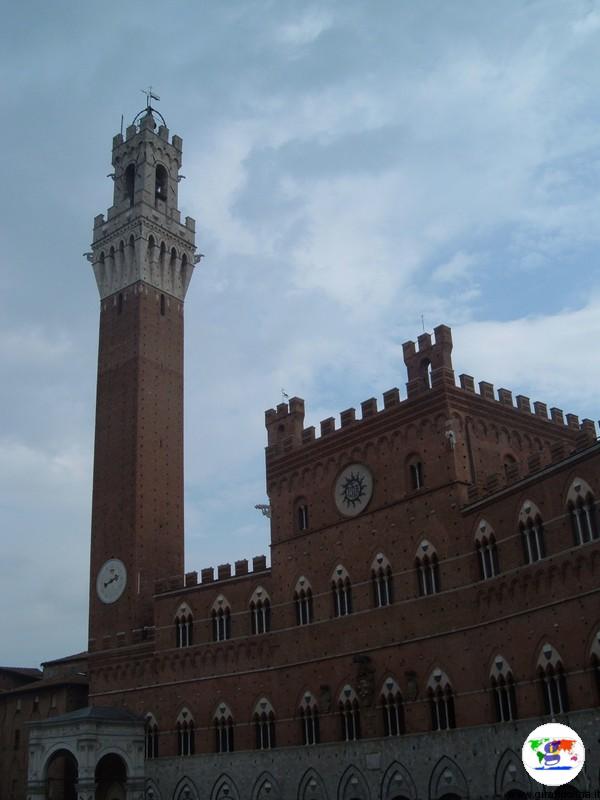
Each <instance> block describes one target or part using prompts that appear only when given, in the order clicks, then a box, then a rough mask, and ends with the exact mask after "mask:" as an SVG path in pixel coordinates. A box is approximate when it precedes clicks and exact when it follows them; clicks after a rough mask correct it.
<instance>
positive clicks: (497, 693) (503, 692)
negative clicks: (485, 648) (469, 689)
mask: <svg viewBox="0 0 600 800" xmlns="http://www.w3.org/2000/svg"><path fill="white" fill-rule="evenodd" d="M490 682H491V684H492V700H493V703H494V711H495V715H496V722H512V721H513V720H515V719H518V714H517V697H516V693H515V682H514V680H513V675H512V671H511V669H510V667H509V665H508V664H507V662H506V659H504V658H503V657H502V656H496V658H495V659H494V663H493V665H492V669H491V671H490Z"/></svg>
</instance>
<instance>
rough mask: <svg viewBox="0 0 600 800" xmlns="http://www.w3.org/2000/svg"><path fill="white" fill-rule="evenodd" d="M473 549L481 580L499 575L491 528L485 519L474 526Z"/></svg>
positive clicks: (496, 551) (494, 535)
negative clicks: (475, 553) (475, 552)
mask: <svg viewBox="0 0 600 800" xmlns="http://www.w3.org/2000/svg"><path fill="white" fill-rule="evenodd" d="M475 549H476V551H477V559H478V561H479V571H480V574H481V579H482V580H487V579H488V578H494V577H496V575H498V574H499V572H500V568H499V564H498V548H497V547H496V534H495V531H494V529H493V527H492V526H491V525H490V524H489V522H487V521H486V520H485V519H481V520H479V522H478V523H477V525H476V526H475Z"/></svg>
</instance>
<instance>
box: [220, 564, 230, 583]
mask: <svg viewBox="0 0 600 800" xmlns="http://www.w3.org/2000/svg"><path fill="white" fill-rule="evenodd" d="M227 578H231V564H219V566H218V567H217V580H219V581H224V580H227Z"/></svg>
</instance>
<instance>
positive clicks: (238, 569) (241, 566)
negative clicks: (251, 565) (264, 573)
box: [235, 558, 248, 577]
mask: <svg viewBox="0 0 600 800" xmlns="http://www.w3.org/2000/svg"><path fill="white" fill-rule="evenodd" d="M247 574H248V559H247V558H241V559H240V560H239V561H236V562H235V575H236V577H238V576H239V575H247Z"/></svg>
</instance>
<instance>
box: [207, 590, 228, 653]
mask: <svg viewBox="0 0 600 800" xmlns="http://www.w3.org/2000/svg"><path fill="white" fill-rule="evenodd" d="M211 618H212V633H213V641H214V642H224V641H225V640H227V639H231V607H230V605H229V602H228V601H227V598H226V597H225V596H224V595H222V594H220V595H218V596H217V599H216V600H215V602H214V603H213V606H212V611H211Z"/></svg>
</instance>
